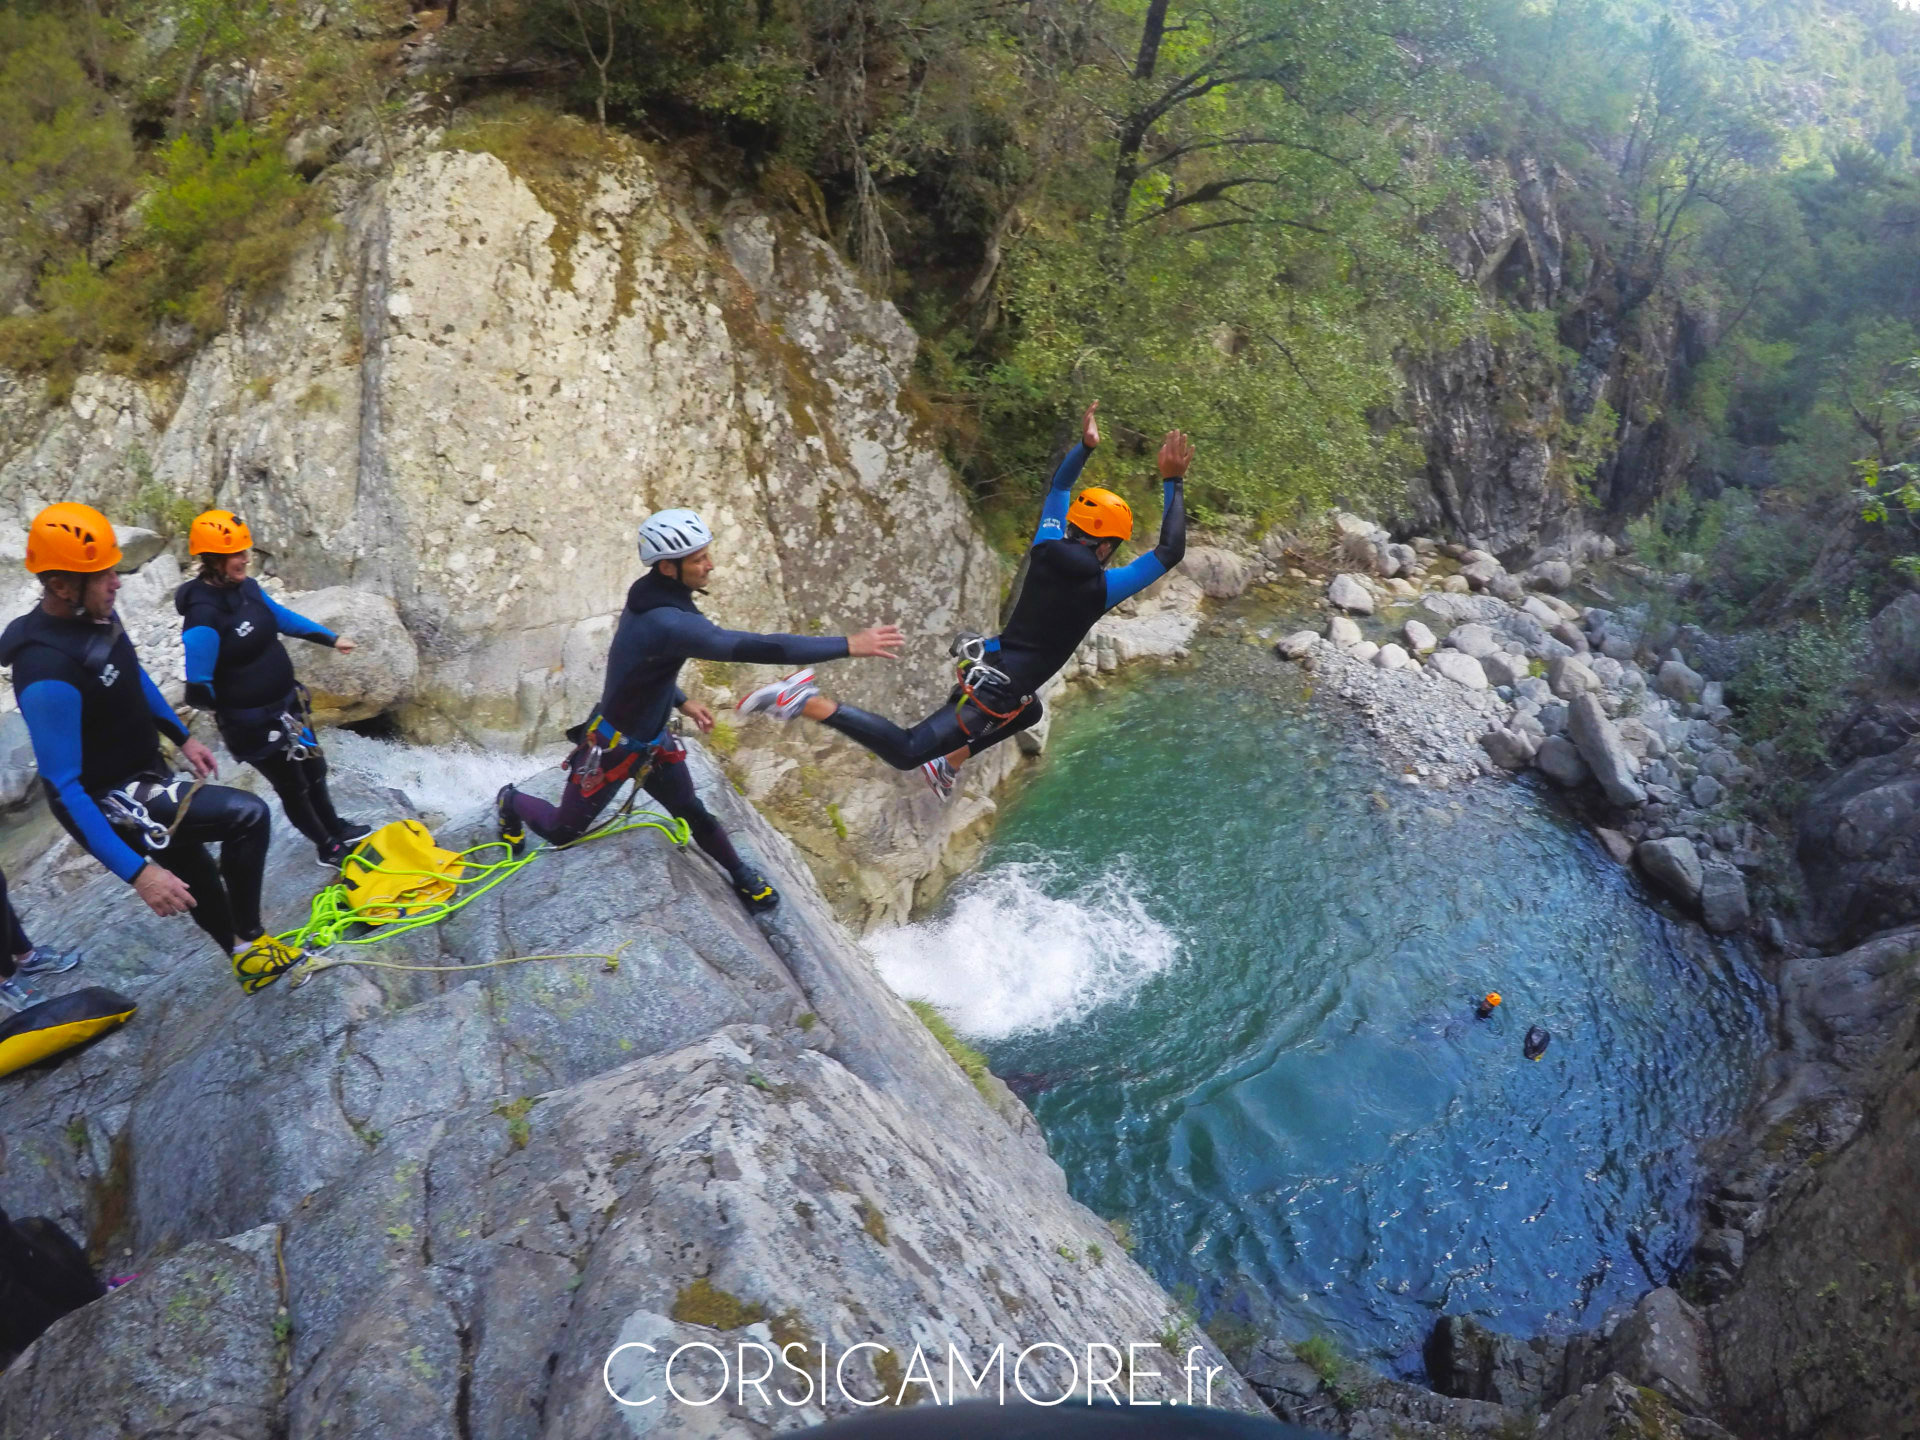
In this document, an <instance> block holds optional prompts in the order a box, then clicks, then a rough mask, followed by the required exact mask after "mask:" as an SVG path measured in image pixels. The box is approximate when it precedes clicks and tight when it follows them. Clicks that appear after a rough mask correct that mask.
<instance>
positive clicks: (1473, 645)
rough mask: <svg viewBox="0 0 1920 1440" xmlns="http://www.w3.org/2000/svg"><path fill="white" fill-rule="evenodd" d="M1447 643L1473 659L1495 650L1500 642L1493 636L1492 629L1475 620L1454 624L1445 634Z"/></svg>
mask: <svg viewBox="0 0 1920 1440" xmlns="http://www.w3.org/2000/svg"><path fill="white" fill-rule="evenodd" d="M1446 643H1447V645H1448V646H1449V647H1450V648H1451V649H1454V650H1458V651H1459V652H1460V653H1461V654H1462V655H1471V656H1472V657H1473V658H1474V659H1476V660H1479V659H1483V658H1484V657H1486V656H1488V655H1492V654H1494V653H1495V652H1497V651H1498V650H1499V649H1500V648H1501V647H1500V642H1499V641H1498V640H1496V639H1495V638H1494V634H1493V631H1492V630H1491V629H1490V628H1489V627H1487V626H1485V625H1482V624H1481V623H1480V622H1479V621H1477V620H1470V621H1468V622H1467V623H1466V624H1465V625H1459V626H1456V627H1455V628H1454V629H1453V630H1452V631H1451V632H1450V633H1449V634H1448V636H1447V641H1446Z"/></svg>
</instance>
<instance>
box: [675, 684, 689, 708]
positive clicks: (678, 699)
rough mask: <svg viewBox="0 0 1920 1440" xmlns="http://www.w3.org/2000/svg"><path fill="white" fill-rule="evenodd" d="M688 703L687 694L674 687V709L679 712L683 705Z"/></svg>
mask: <svg viewBox="0 0 1920 1440" xmlns="http://www.w3.org/2000/svg"><path fill="white" fill-rule="evenodd" d="M686 703H687V692H686V691H684V690H682V689H681V688H680V687H679V686H678V685H676V686H674V687H673V708H674V709H676V710H678V709H679V708H680V707H681V706H682V705H684V704H686Z"/></svg>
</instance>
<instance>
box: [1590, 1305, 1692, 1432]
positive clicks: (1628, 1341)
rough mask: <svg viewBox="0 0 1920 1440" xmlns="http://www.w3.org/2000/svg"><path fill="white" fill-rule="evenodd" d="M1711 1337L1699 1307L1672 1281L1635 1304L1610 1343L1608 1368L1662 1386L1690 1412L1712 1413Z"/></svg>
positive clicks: (1663, 1391) (1650, 1386)
mask: <svg viewBox="0 0 1920 1440" xmlns="http://www.w3.org/2000/svg"><path fill="white" fill-rule="evenodd" d="M1711 1355H1712V1340H1711V1338H1710V1336H1709V1335H1708V1333H1707V1323H1706V1320H1705V1319H1704V1318H1703V1317H1702V1316H1701V1314H1700V1312H1699V1311H1698V1310H1696V1309H1694V1308H1693V1306H1691V1305H1689V1304H1688V1303H1687V1302H1686V1301H1685V1300H1683V1299H1681V1298H1680V1295H1679V1292H1678V1291H1676V1290H1674V1289H1672V1288H1671V1287H1669V1286H1665V1285H1663V1286H1661V1287H1660V1288H1658V1289H1656V1290H1650V1291H1648V1292H1647V1293H1646V1294H1645V1295H1643V1296H1641V1297H1640V1299H1639V1300H1638V1301H1637V1302H1636V1303H1635V1304H1634V1307H1633V1313H1632V1314H1630V1315H1629V1316H1627V1318H1626V1319H1625V1320H1623V1321H1621V1322H1620V1325H1619V1327H1618V1328H1617V1329H1616V1330H1615V1331H1614V1332H1613V1335H1612V1336H1611V1338H1610V1339H1609V1340H1608V1343H1607V1361H1608V1364H1607V1368H1608V1369H1609V1370H1613V1371H1617V1372H1618V1373H1619V1374H1621V1375H1624V1376H1625V1377H1626V1378H1627V1379H1629V1380H1631V1381H1632V1382H1633V1383H1634V1384H1636V1385H1644V1386H1646V1387H1647V1388H1648V1389H1651V1390H1657V1391H1659V1392H1660V1393H1661V1394H1662V1395H1664V1396H1666V1397H1667V1399H1669V1400H1671V1401H1672V1402H1673V1403H1674V1404H1675V1405H1677V1406H1678V1407H1679V1408H1680V1409H1682V1410H1684V1411H1686V1412H1687V1413H1688V1414H1691V1415H1703V1414H1706V1413H1707V1407H1708V1403H1709V1401H1710V1399H1711V1391H1710V1387H1709V1381H1708V1376H1709V1369H1710V1365H1711Z"/></svg>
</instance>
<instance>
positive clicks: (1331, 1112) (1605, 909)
mask: <svg viewBox="0 0 1920 1440" xmlns="http://www.w3.org/2000/svg"><path fill="white" fill-rule="evenodd" d="M1199 656H1200V658H1199V663H1198V664H1197V665H1195V666H1192V667H1188V668H1185V669H1182V670H1179V671H1169V672H1163V673H1160V674H1157V675H1153V676H1150V677H1146V678H1143V679H1141V680H1139V681H1137V682H1135V683H1132V684H1129V685H1127V686H1125V687H1121V688H1116V689H1114V690H1112V691H1110V692H1109V693H1108V694H1106V695H1105V696H1103V697H1101V698H1100V699H1099V701H1098V702H1097V703H1094V704H1090V705H1083V706H1081V707H1080V708H1078V709H1077V710H1076V711H1075V712H1074V713H1072V714H1070V715H1068V716H1066V717H1065V718H1064V719H1063V720H1062V721H1061V722H1060V723H1058V724H1056V726H1055V729H1054V733H1053V739H1052V742H1051V746H1050V749H1049V752H1048V758H1047V762H1046V765H1045V767H1044V769H1043V771H1042V773H1041V774H1040V776H1039V777H1038V778H1037V779H1036V780H1035V781H1034V783H1032V784H1031V785H1030V786H1029V787H1028V788H1027V789H1026V790H1025V791H1024V793H1023V794H1021V795H1020V796H1019V797H1018V798H1017V799H1016V800H1015V801H1014V802H1013V803H1012V805H1011V806H1010V807H1009V809H1008V812H1007V814H1006V816H1005V818H1004V819H1003V821H1002V823H1001V826H1000V829H999V831H998V833H997V835H996V837H995V840H994V843H993V845H992V847H991V849H990V850H989V851H988V854H987V856H986V858H985V861H984V863H983V865H982V867H981V869H980V870H979V871H978V872H977V873H976V874H975V875H974V876H972V877H971V878H970V879H969V880H968V881H967V882H965V883H963V884H962V885H961V886H960V887H959V888H958V889H957V890H956V891H955V893H954V894H953V895H952V896H951V897H950V898H949V900H948V902H947V904H946V905H945V907H944V908H943V909H942V911H941V913H939V914H938V915H936V916H934V917H932V918H931V919H930V920H929V921H927V922H926V923H923V924H920V925H915V926H910V927H906V928H904V929H901V930H897V931H893V932H890V933H888V934H884V935H881V936H878V937H875V939H874V940H873V941H872V942H871V943H872V947H873V949H874V951H875V954H876V955H877V957H878V958H879V961H880V964H881V968H882V971H883V972H884V973H885V974H886V976H887V978H888V979H889V981H890V982H891V983H892V984H893V985H894V987H895V988H896V989H898V990H900V991H901V992H902V993H904V994H906V995H908V996H911V997H914V998H923V999H927V1000H930V1001H932V1002H933V1003H934V1004H935V1005H936V1006H938V1007H939V1008H941V1009H942V1010H943V1011H945V1012H946V1013H947V1014H948V1015H949V1016H950V1017H951V1019H952V1020H953V1022H954V1024H955V1026H956V1028H958V1029H959V1030H960V1031H961V1032H962V1033H963V1034H965V1035H967V1036H968V1037H970V1038H971V1039H972V1040H973V1041H974V1043H976V1044H977V1045H979V1046H980V1047H981V1048H982V1049H983V1050H984V1051H985V1052H986V1054H987V1055H988V1057H989V1059H990V1060H991V1062H992V1065H993V1069H994V1070H995V1072H996V1073H998V1074H1000V1075H1002V1076H1004V1077H1005V1078H1006V1079H1007V1080H1008V1081H1009V1083H1011V1084H1012V1085H1013V1086H1014V1087H1015V1088H1016V1089H1017V1090H1018V1091H1020V1093H1021V1094H1022V1095H1023V1096H1024V1097H1025V1098H1026V1099H1027V1101H1028V1103H1029V1104H1030V1105H1031V1106H1032V1107H1033V1109H1034V1113H1035V1114H1036V1115H1037V1116H1038V1118H1039V1120H1040V1124H1041V1126H1042V1127H1043V1129H1044V1130H1045V1132H1046V1134H1047V1137H1048V1140H1049V1143H1050V1145H1051V1147H1052V1150H1053V1153H1054V1155H1055V1156H1056V1157H1057V1158H1058V1159H1059V1161H1060V1163H1061V1165H1062V1166H1063V1167H1064V1168H1065V1170H1066V1172H1067V1175H1068V1177H1069V1179H1070V1181H1071V1183H1072V1186H1073V1190H1074V1193H1075V1194H1076V1195H1077V1196H1079V1198H1080V1199H1082V1200H1083V1201H1085V1202H1086V1203H1087V1204H1088V1205H1089V1206H1090V1207H1092V1208H1093V1209H1094V1210H1095V1211H1096V1212H1098V1213H1099V1214H1101V1215H1104V1216H1109V1217H1124V1219H1125V1220H1126V1221H1127V1223H1128V1225H1129V1227H1130V1229H1131V1232H1132V1236H1133V1238H1134V1240H1135V1242H1136V1244H1137V1247H1138V1248H1137V1255H1138V1258H1139V1259H1140V1260H1141V1261H1142V1262H1143V1263H1144V1264H1145V1265H1146V1266H1147V1267H1148V1268H1149V1269H1150V1270H1152V1271H1153V1272H1154V1274H1155V1275H1156V1276H1158V1277H1159V1278H1160V1280H1161V1281H1162V1282H1163V1283H1165V1284H1166V1285H1168V1286H1169V1287H1172V1288H1175V1289H1176V1290H1178V1289H1179V1287H1182V1286H1191V1287H1192V1289H1193V1291H1194V1292H1195V1293H1196V1294H1197V1296H1198V1301H1199V1308H1200V1311H1201V1313H1202V1314H1203V1315H1210V1314H1211V1313H1213V1311H1214V1310H1216V1309H1217V1308H1219V1307H1222V1306H1224V1307H1226V1308H1227V1309H1228V1310H1229V1311H1232V1312H1236V1313H1240V1314H1243V1315H1248V1316H1250V1317H1251V1318H1254V1319H1255V1320H1257V1321H1261V1322H1267V1321H1271V1320H1277V1322H1278V1324H1279V1326H1280V1328H1281V1329H1282V1330H1283V1331H1285V1332H1288V1333H1290V1334H1292V1335H1294V1336H1295V1337H1296V1338H1297V1337H1299V1336H1301V1335H1304V1334H1306V1333H1308V1332H1314V1331H1323V1332H1327V1333H1329V1334H1331V1335H1332V1336H1333V1337H1334V1338H1336V1340H1337V1341H1339V1342H1340V1343H1341V1344H1342V1345H1343V1346H1344V1347H1345V1348H1347V1349H1348V1350H1349V1351H1351V1352H1353V1353H1358V1354H1366V1355H1370V1356H1372V1357H1374V1358H1375V1359H1377V1360H1381V1361H1384V1362H1387V1363H1389V1364H1391V1365H1393V1366H1395V1367H1396V1368H1399V1369H1402V1370H1407V1371H1411V1370H1414V1369H1417V1367H1418V1363H1419V1361H1418V1346H1419V1344H1420V1341H1421V1339H1422V1338H1423V1337H1424V1335H1425V1333H1426V1331H1427V1330H1428V1329H1429V1328H1430V1326H1431V1324H1432V1321H1433V1318H1434V1316H1435V1315H1436V1314H1438V1313H1442V1312H1461V1313H1470V1314H1475V1315H1478V1316H1480V1317H1482V1318H1483V1319H1485V1320H1486V1321H1487V1323H1489V1324H1490V1325H1492V1326H1493V1327H1494V1328H1496V1329H1501V1330H1507V1331H1510V1332H1513V1333H1523V1334H1524V1333H1534V1332H1537V1331H1542V1330H1556V1329H1557V1330H1564V1329H1571V1328H1576V1327H1578V1326H1580V1325H1584V1324H1592V1323H1596V1322H1597V1321H1598V1319H1599V1317H1600V1315H1601V1313H1602V1311H1603V1310H1604V1309H1605V1308H1606V1307H1607V1306H1608V1305H1609V1304H1612V1303H1614V1302H1616V1301H1619V1300H1623V1299H1631V1298H1632V1297H1633V1296H1635V1295H1637V1294H1638V1293H1639V1292H1640V1291H1641V1290H1644V1289H1645V1288H1647V1286H1648V1285H1649V1284H1650V1283H1658V1282H1660V1281H1662V1280H1664V1279H1665V1278H1666V1275H1667V1273H1668V1267H1669V1266H1671V1265H1673V1264H1674V1263H1676V1262H1678V1261H1679V1260H1681V1259H1682V1258H1684V1255H1685V1252H1686V1250H1687V1249H1688V1247H1689V1245H1690V1244H1691V1241H1692V1238H1693V1230H1694V1225H1695V1217H1694V1215H1693V1214H1692V1212H1691V1209H1690V1206H1691V1202H1692V1200H1693V1188H1692V1186H1693V1176H1694V1167H1695V1156H1696V1151H1697V1148H1698V1146H1699V1144H1700V1142H1701V1141H1702V1140H1704V1139H1706V1138H1708V1137H1710V1136H1711V1135H1712V1134H1713V1133H1714V1132H1715V1131H1716V1130H1718V1129H1719V1128H1721V1127H1723V1126H1724V1125H1725V1124H1726V1123H1727V1122H1728V1121H1729V1120H1730V1119H1731V1117H1732V1115H1733V1113H1734V1111H1735V1109H1736V1108H1737V1106H1738V1104H1739V1103H1740V1100H1741V1098H1742V1095H1743V1092H1744V1089H1745V1086H1746V1084H1747V1081H1748V1079H1749V1077H1750V1074H1751V1070H1752V1067H1753V1064H1754V1062H1755V1059H1756V1056H1757V1054H1758V1052H1759V1048H1760V1046H1761V1044H1762V1041H1763V1038H1764V1021H1763V1016H1762V1009H1761V1001H1760V995H1759V990H1758V982H1757V980H1756V979H1755V978H1754V977H1753V976H1752V974H1751V973H1750V972H1749V971H1748V970H1747V969H1746V968H1745V967H1744V965H1743V964H1742V963H1741V962H1740V959H1739V957H1738V954H1737V952H1735V951H1734V950H1733V949H1732V948H1731V947H1723V946H1722V947H1717V946H1715V945H1713V944H1710V943H1708V942H1707V941H1705V940H1704V939H1703V938H1701V937H1700V936H1699V935H1698V933H1697V932H1691V933H1690V932H1684V931H1682V930H1681V929H1680V927H1678V926H1676V925H1674V924H1673V923H1671V922H1670V921H1669V920H1667V919H1665V918H1663V917H1662V916H1661V915H1660V914H1659V913H1658V912H1656V911H1655V910H1654V909H1652V908H1649V906H1648V905H1647V904H1646V902H1645V899H1644V897H1643V895H1642V894H1641V893H1640V892H1639V890H1638V888H1637V884H1636V882H1635V881H1634V880H1633V879H1632V878H1631V877H1630V876H1629V875H1628V874H1627V873H1626V872H1625V871H1623V870H1622V869H1621V868H1620V867H1619V866H1617V865H1615V864H1613V863H1612V862H1611V861H1610V860H1609V859H1608V858H1607V857H1606V856H1605V854H1604V853H1603V852H1602V851H1601V850H1600V849H1599V848H1598V846H1597V845H1596V844H1595V843H1594V842H1593V840H1592V839H1591V838H1590V837H1588V836H1587V835H1586V834H1585V833H1584V832H1582V831H1581V830H1580V829H1579V828H1578V827H1576V826H1575V825H1573V824H1572V823H1570V822H1569V821H1568V820H1567V819H1565V818H1564V817H1563V816H1562V815H1560V814H1559V813H1558V812H1557V811H1556V809H1555V808H1554V804H1553V801H1552V798H1551V797H1550V796H1547V795H1545V794H1544V793H1542V792H1540V791H1538V790H1535V789H1533V788H1531V787H1530V786H1528V785H1525V784H1509V783H1499V782H1494V783H1484V784H1481V785H1479V786H1476V787H1474V788H1472V789H1469V790H1466V791H1460V792H1453V793H1447V792H1431V791H1426V790H1424V789H1419V788H1414V787H1408V786H1404V785H1399V784H1388V783H1386V777H1385V776H1384V775H1383V773H1382V771H1381V769H1380V767H1379V765H1378V764H1377V763H1376V762H1374V761H1373V760H1371V759H1369V758H1368V757H1367V756H1365V755H1362V754H1359V753H1356V752H1355V751H1354V750H1352V749H1351V748H1350V747H1348V746H1347V745H1346V744H1344V743H1343V742H1342V740H1341V739H1340V738H1339V735H1338V733H1337V732H1336V730H1335V727H1334V723H1333V721H1332V720H1331V719H1330V718H1329V717H1327V716H1326V715H1324V714H1322V713H1320V712H1319V711H1317V710H1316V709H1315V708H1314V706H1313V705H1312V704H1311V702H1309V701H1307V700H1306V699H1305V698H1304V695H1303V686H1302V682H1301V680H1300V679H1299V678H1298V675H1297V673H1296V672H1293V671H1291V669H1290V668H1289V669H1282V668H1281V667H1279V666H1277V665H1275V664H1273V663H1272V662H1270V661H1268V660H1267V659H1266V658H1265V657H1264V656H1262V655H1261V654H1259V653H1258V652H1255V651H1253V650H1251V648H1250V647H1247V646H1244V645H1239V644H1236V643H1234V642H1231V641H1227V640H1214V641H1209V642H1204V643H1203V645H1202V647H1201V649H1200V652H1199ZM1488 990H1498V991H1500V992H1501V994H1502V995H1503V996H1504V997H1505V1004H1504V1005H1503V1006H1502V1007H1501V1008H1500V1009H1499V1010H1498V1011H1497V1012H1496V1014H1495V1017H1494V1018H1493V1019H1490V1020H1487V1021H1480V1020H1477V1019H1475V1017H1474V1013H1473V1006H1474V1001H1475V1000H1476V999H1477V998H1478V997H1479V996H1480V995H1481V994H1483V993H1484V992H1486V991H1488ZM1534 1024H1541V1025H1545V1026H1546V1027H1547V1028H1548V1029H1549V1030H1551V1031H1552V1034H1553V1041H1552V1045H1551V1048H1550V1049H1549V1050H1548V1051H1547V1054H1546V1056H1545V1058H1543V1059H1542V1060H1540V1061H1538V1062H1535V1063H1529V1062H1527V1061H1525V1060H1523V1059H1522V1057H1521V1054H1520V1046H1521V1037H1522V1035H1523V1034H1524V1033H1525V1031H1526V1029H1527V1027H1528V1026H1529V1025H1534Z"/></svg>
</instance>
